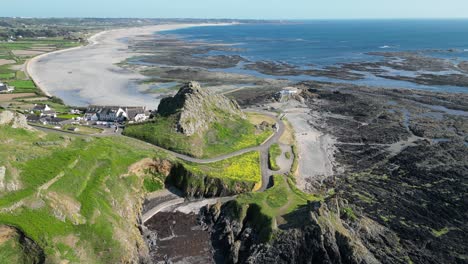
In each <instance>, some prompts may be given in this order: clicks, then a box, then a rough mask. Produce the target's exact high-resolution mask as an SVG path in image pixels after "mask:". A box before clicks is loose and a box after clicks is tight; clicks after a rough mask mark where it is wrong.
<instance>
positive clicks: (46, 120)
mask: <svg viewBox="0 0 468 264" xmlns="http://www.w3.org/2000/svg"><path fill="white" fill-rule="evenodd" d="M40 122H41V123H42V124H43V125H53V126H62V125H64V124H66V123H67V122H68V119H66V118H58V117H43V118H41V119H40Z"/></svg>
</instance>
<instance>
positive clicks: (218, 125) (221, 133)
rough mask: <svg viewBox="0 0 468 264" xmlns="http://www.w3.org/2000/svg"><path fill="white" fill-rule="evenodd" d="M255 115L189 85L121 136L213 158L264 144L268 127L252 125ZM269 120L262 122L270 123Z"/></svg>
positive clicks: (224, 99)
mask: <svg viewBox="0 0 468 264" xmlns="http://www.w3.org/2000/svg"><path fill="white" fill-rule="evenodd" d="M258 116H259V115H258V114H252V115H245V114H244V113H243V112H242V111H241V110H240V108H239V106H238V105H237V103H235V102H234V101H232V100H229V99H227V98H226V97H224V96H222V95H218V94H213V93H211V92H209V91H207V90H204V89H202V88H201V87H200V86H199V85H198V84H196V83H195V84H192V83H189V84H187V85H186V86H184V87H182V88H181V89H180V90H179V92H178V93H177V95H175V96H174V97H171V98H167V99H166V100H162V101H161V104H160V106H159V108H158V115H157V116H156V117H155V118H154V119H153V120H151V121H149V122H147V123H143V124H134V125H128V126H127V127H126V128H125V131H124V134H125V135H127V136H131V137H135V138H138V139H141V140H144V141H147V142H150V143H152V144H155V145H158V146H161V147H163V148H166V149H170V150H173V151H175V152H178V153H183V154H187V155H191V156H194V157H203V158H208V157H215V156H219V155H222V154H227V153H230V152H234V151H236V150H240V149H243V148H248V147H253V146H257V145H260V144H261V143H263V142H264V141H265V140H266V139H267V138H268V137H269V136H270V135H271V134H272V133H273V131H272V129H271V125H273V124H272V123H273V122H270V124H269V125H270V126H263V127H261V128H260V126H259V125H258V124H257V126H256V125H254V124H253V123H254V121H256V120H258V118H259V117H258ZM270 119H271V118H265V120H270Z"/></svg>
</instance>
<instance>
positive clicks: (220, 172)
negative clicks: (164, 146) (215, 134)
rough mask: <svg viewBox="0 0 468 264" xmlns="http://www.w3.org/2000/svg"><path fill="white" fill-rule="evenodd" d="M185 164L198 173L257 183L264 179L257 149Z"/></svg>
mask: <svg viewBox="0 0 468 264" xmlns="http://www.w3.org/2000/svg"><path fill="white" fill-rule="evenodd" d="M184 164H185V166H186V168H187V169H188V170H190V171H191V172H193V173H194V174H197V175H206V176H209V177H213V178H225V179H231V180H236V181H244V182H255V183H258V182H260V181H261V180H262V174H261V169H260V154H259V153H258V152H256V151H255V152H249V153H246V154H243V155H240V156H236V157H232V158H229V159H226V160H222V161H218V162H214V163H208V164H194V163H190V162H184Z"/></svg>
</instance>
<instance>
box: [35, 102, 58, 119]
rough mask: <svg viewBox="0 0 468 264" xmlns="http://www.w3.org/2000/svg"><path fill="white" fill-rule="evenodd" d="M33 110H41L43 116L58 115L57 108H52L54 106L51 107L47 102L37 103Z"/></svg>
mask: <svg viewBox="0 0 468 264" xmlns="http://www.w3.org/2000/svg"><path fill="white" fill-rule="evenodd" d="M31 112H33V113H34V112H40V116H41V117H57V112H55V110H54V109H52V107H50V106H49V105H47V104H45V105H42V104H41V105H38V104H35V105H34V108H33V109H32V111H31Z"/></svg>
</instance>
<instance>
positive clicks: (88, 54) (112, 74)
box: [27, 24, 226, 109]
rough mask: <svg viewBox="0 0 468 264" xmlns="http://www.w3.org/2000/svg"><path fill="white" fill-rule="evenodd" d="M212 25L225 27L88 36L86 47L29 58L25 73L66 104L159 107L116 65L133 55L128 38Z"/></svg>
mask: <svg viewBox="0 0 468 264" xmlns="http://www.w3.org/2000/svg"><path fill="white" fill-rule="evenodd" d="M215 25H226V24H166V25H156V26H147V27H138V28H126V29H115V30H109V31H103V32H100V33H98V34H96V35H94V36H92V37H90V38H89V43H90V44H89V45H87V46H83V47H77V48H71V49H67V50H62V51H56V52H52V53H47V54H43V55H39V56H37V57H35V58H33V59H31V60H30V61H29V63H28V65H27V71H28V74H29V75H30V76H31V77H32V78H33V80H34V81H35V82H36V84H37V85H38V86H39V88H40V89H41V90H43V91H44V92H45V93H46V94H47V95H50V96H57V97H60V98H61V99H63V100H64V102H65V103H66V104H68V105H73V106H86V105H89V104H99V105H126V106H146V107H147V108H149V109H154V108H156V107H157V106H158V104H159V100H158V99H156V98H155V97H156V96H157V95H156V94H152V95H150V94H144V93H142V92H140V91H139V90H138V87H137V85H136V83H135V81H136V80H141V79H144V78H145V77H144V76H142V75H141V74H138V73H135V72H131V71H128V70H125V69H122V68H120V67H119V66H117V65H116V64H117V63H119V62H122V61H124V60H125V59H128V58H130V57H132V56H134V55H136V54H134V53H132V52H131V51H130V50H129V49H128V45H127V41H128V39H132V38H135V37H138V36H145V35H151V34H153V33H155V32H158V31H167V30H175V29H181V28H187V27H195V26H215Z"/></svg>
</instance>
